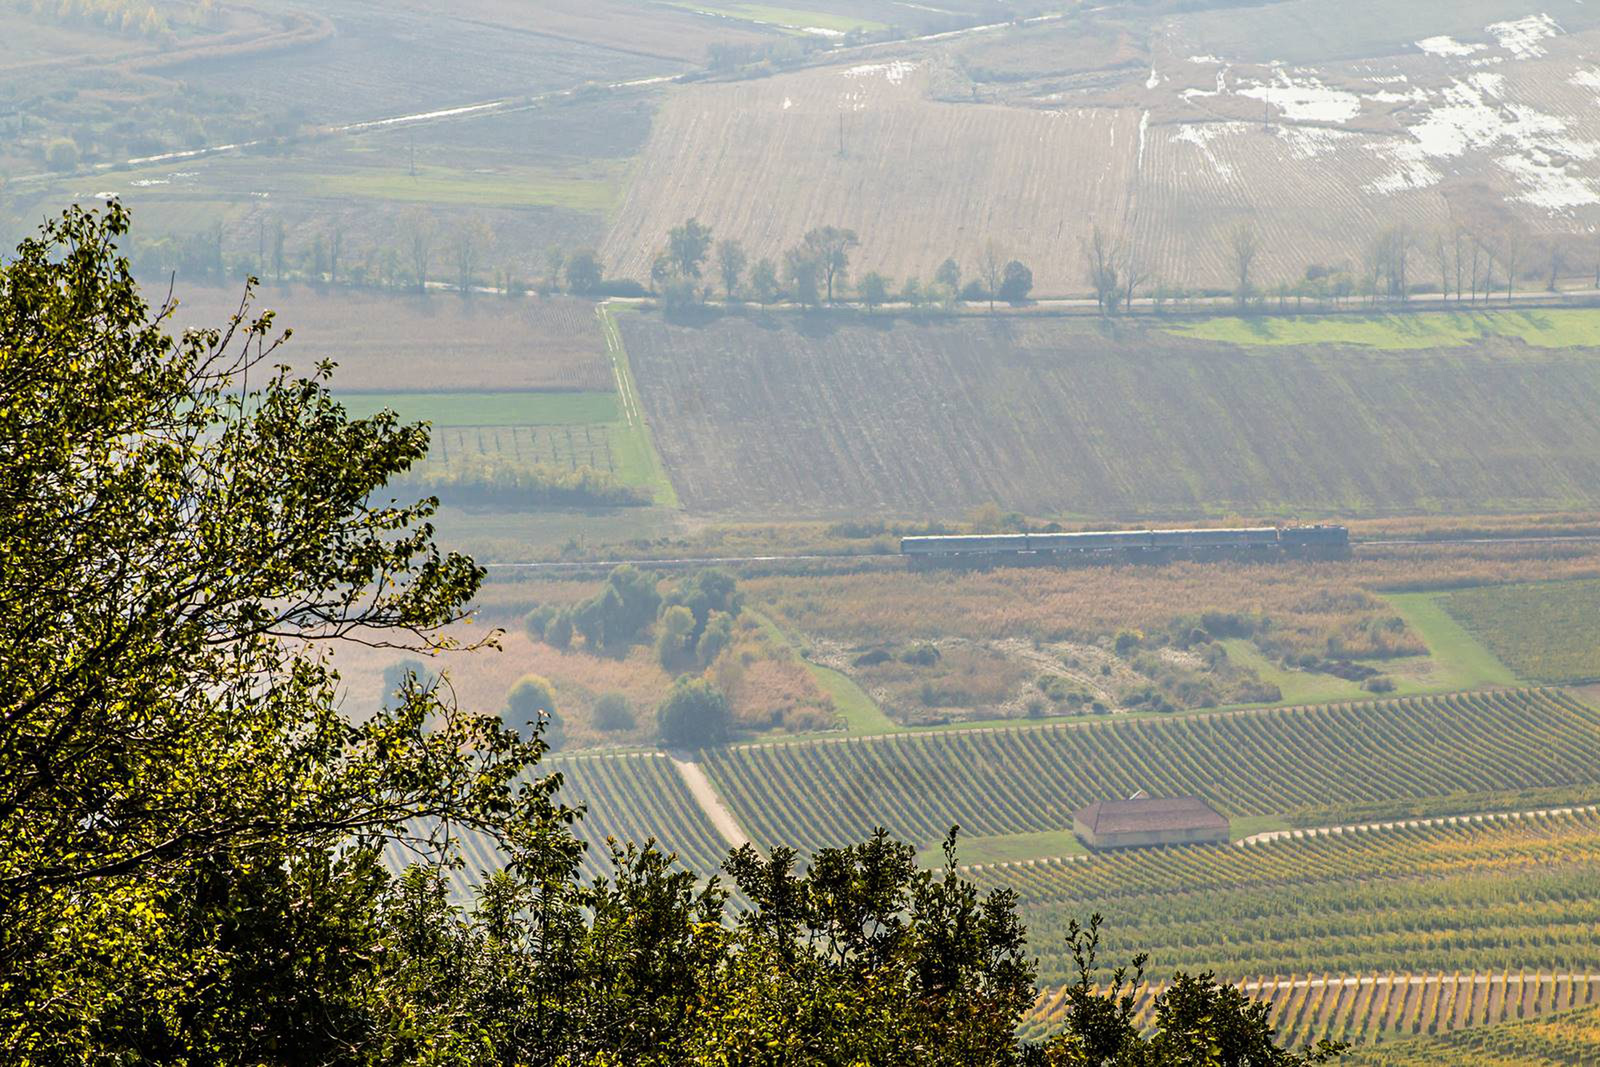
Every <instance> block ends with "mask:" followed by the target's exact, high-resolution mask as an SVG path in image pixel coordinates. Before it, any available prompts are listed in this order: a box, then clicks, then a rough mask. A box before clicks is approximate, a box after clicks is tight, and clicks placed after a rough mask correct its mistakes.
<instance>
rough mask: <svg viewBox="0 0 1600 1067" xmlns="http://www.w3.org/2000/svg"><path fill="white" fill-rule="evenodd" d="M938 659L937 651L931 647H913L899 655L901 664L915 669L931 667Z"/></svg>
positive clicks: (926, 645)
mask: <svg viewBox="0 0 1600 1067" xmlns="http://www.w3.org/2000/svg"><path fill="white" fill-rule="evenodd" d="M939 659H940V656H939V650H938V648H936V647H935V646H933V645H929V644H921V645H914V646H912V647H911V648H908V649H906V651H905V652H903V653H901V654H900V661H901V662H902V663H909V664H911V665H912V666H915V667H931V666H933V665H934V664H935V663H938V662H939Z"/></svg>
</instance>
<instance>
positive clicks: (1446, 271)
mask: <svg viewBox="0 0 1600 1067" xmlns="http://www.w3.org/2000/svg"><path fill="white" fill-rule="evenodd" d="M1433 255H1434V258H1435V260H1436V261H1437V262H1438V264H1439V298H1440V299H1441V300H1449V299H1450V242H1449V238H1448V236H1447V234H1446V233H1445V231H1443V230H1441V231H1439V232H1438V233H1436V234H1434V237H1433Z"/></svg>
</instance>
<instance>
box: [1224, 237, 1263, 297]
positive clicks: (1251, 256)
mask: <svg viewBox="0 0 1600 1067" xmlns="http://www.w3.org/2000/svg"><path fill="white" fill-rule="evenodd" d="M1228 250H1229V251H1230V252H1231V253H1232V259H1233V278H1234V283H1235V288H1234V299H1235V300H1237V301H1238V303H1239V309H1240V310H1241V311H1242V310H1244V307H1245V305H1246V304H1248V303H1249V301H1250V291H1251V290H1250V272H1251V271H1252V270H1253V269H1254V268H1255V263H1256V253H1257V252H1258V251H1259V250H1260V249H1259V243H1258V241H1257V238H1256V229H1255V227H1254V226H1252V225H1251V224H1250V223H1248V222H1241V223H1239V225H1237V226H1235V227H1234V228H1233V232H1232V233H1231V234H1229V237H1228Z"/></svg>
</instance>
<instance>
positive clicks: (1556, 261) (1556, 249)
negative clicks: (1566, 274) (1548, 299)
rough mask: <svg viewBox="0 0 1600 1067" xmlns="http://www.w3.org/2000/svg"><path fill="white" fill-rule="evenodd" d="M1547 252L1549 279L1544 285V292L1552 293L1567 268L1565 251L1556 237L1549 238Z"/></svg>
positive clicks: (1559, 239)
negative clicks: (1548, 254) (1548, 256)
mask: <svg viewBox="0 0 1600 1067" xmlns="http://www.w3.org/2000/svg"><path fill="white" fill-rule="evenodd" d="M1549 252H1550V278H1549V280H1548V281H1547V282H1546V283H1545V287H1544V288H1545V291H1546V292H1550V293H1553V292H1555V291H1556V283H1557V282H1558V281H1560V280H1561V272H1562V271H1563V270H1565V269H1566V266H1567V250H1566V248H1565V247H1564V246H1563V245H1562V243H1561V238H1560V237H1558V236H1557V237H1551V238H1550V245H1549Z"/></svg>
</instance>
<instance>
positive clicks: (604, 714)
mask: <svg viewBox="0 0 1600 1067" xmlns="http://www.w3.org/2000/svg"><path fill="white" fill-rule="evenodd" d="M636 719H637V716H636V715H635V714H634V711H633V704H632V703H631V702H630V701H629V700H628V698H627V697H625V696H623V695H622V694H621V693H602V694H601V695H600V699H599V700H596V701H595V702H594V724H595V727H596V728H598V729H601V730H605V731H607V732H611V731H616V730H631V729H633V727H634V724H635V722H636Z"/></svg>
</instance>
